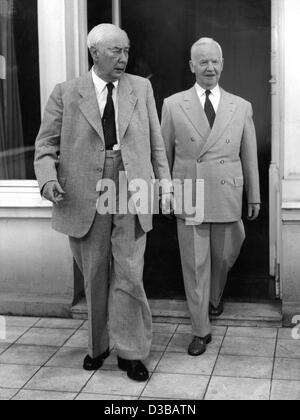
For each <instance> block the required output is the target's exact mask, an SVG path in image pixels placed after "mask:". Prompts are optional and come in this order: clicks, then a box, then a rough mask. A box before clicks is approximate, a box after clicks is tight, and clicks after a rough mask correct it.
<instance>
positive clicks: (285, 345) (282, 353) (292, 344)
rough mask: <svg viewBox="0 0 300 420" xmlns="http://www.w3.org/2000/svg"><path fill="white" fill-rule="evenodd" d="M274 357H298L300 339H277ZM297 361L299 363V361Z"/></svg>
mask: <svg viewBox="0 0 300 420" xmlns="http://www.w3.org/2000/svg"><path fill="white" fill-rule="evenodd" d="M276 357H286V358H287V359H294V358H295V359H300V341H299V340H278V342H277V349H276ZM298 363H299V364H300V361H299V362H298Z"/></svg>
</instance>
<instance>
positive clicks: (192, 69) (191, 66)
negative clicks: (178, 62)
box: [190, 60, 195, 74]
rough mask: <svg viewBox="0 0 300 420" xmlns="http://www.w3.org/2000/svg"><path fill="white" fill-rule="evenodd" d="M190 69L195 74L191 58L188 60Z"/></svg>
mask: <svg viewBox="0 0 300 420" xmlns="http://www.w3.org/2000/svg"><path fill="white" fill-rule="evenodd" d="M190 69H191V72H192V73H193V74H195V67H194V63H193V60H190Z"/></svg>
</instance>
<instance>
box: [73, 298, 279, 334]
mask: <svg viewBox="0 0 300 420" xmlns="http://www.w3.org/2000/svg"><path fill="white" fill-rule="evenodd" d="M149 302H150V307H151V311H152V314H153V321H154V322H165V323H172V324H173V323H176V324H177V323H183V324H190V316H189V312H188V308H187V304H186V302H185V301H183V300H150V301H149ZM72 317H73V318H74V319H87V305H86V300H85V299H82V300H81V301H80V302H79V303H78V304H77V305H75V306H74V307H73V309H72ZM212 323H213V325H219V326H237V327H256V326H257V327H281V326H282V308H281V302H279V301H270V302H263V303H260V302H259V303H248V302H225V310H224V313H223V314H222V315H221V316H220V317H219V318H217V319H213V321H212Z"/></svg>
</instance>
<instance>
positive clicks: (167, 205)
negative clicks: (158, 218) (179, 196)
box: [161, 192, 175, 219]
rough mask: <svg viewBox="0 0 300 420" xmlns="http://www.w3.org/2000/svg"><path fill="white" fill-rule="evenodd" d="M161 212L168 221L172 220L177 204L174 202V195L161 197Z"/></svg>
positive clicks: (168, 194)
mask: <svg viewBox="0 0 300 420" xmlns="http://www.w3.org/2000/svg"><path fill="white" fill-rule="evenodd" d="M161 210H162V213H163V215H164V216H166V217H167V218H168V219H172V218H173V217H172V216H173V215H174V210H175V202H174V194H173V193H172V192H170V193H163V194H162V196H161Z"/></svg>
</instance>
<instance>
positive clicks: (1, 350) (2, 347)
mask: <svg viewBox="0 0 300 420" xmlns="http://www.w3.org/2000/svg"><path fill="white" fill-rule="evenodd" d="M9 346H11V344H9V343H6V344H0V355H1V354H2V353H4V352H5V350H6V349H8V347H9Z"/></svg>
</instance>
